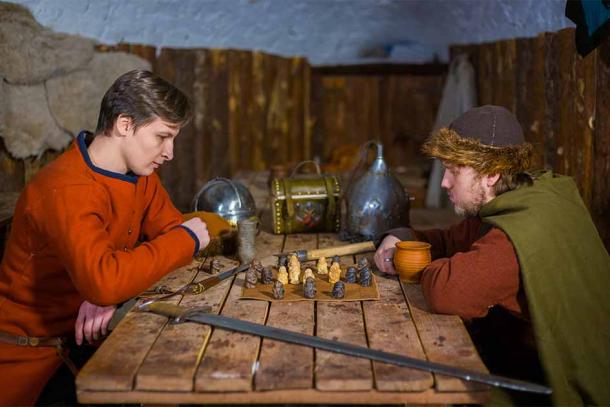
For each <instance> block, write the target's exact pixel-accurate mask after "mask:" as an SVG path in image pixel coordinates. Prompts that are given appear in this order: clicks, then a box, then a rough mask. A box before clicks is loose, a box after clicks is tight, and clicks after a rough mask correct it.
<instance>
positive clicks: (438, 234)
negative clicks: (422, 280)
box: [414, 217, 483, 259]
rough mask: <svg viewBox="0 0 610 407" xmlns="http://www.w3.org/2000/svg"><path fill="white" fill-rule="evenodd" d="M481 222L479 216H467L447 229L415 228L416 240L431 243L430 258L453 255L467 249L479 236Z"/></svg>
mask: <svg viewBox="0 0 610 407" xmlns="http://www.w3.org/2000/svg"><path fill="white" fill-rule="evenodd" d="M482 226H483V222H482V221H481V219H480V218H479V217H469V218H466V219H464V220H463V221H461V222H460V223H457V224H455V225H453V226H451V227H450V228H449V229H446V230H441V229H431V230H415V231H414V232H415V235H416V237H417V240H421V241H423V242H428V243H430V244H431V245H432V249H431V254H432V259H439V258H443V257H450V256H453V255H454V254H455V253H458V252H464V251H468V250H469V249H470V246H471V245H472V243H473V242H474V241H475V240H477V239H478V238H479V235H480V234H481V227H482Z"/></svg>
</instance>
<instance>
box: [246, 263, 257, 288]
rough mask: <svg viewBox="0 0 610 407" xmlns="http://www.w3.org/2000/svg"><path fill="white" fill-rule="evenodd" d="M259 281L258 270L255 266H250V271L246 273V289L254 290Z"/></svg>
mask: <svg viewBox="0 0 610 407" xmlns="http://www.w3.org/2000/svg"><path fill="white" fill-rule="evenodd" d="M257 281H258V276H257V273H256V268H255V267H254V265H253V264H250V267H248V271H246V282H245V284H246V288H254V287H256V282H257Z"/></svg>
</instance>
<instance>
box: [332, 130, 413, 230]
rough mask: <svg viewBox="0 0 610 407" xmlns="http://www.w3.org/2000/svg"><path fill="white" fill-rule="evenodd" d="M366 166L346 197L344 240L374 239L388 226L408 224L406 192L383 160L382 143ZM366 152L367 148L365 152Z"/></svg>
mask: <svg viewBox="0 0 610 407" xmlns="http://www.w3.org/2000/svg"><path fill="white" fill-rule="evenodd" d="M373 145H374V146H376V147H377V156H376V158H375V160H374V161H373V163H372V164H371V166H370V167H369V169H368V170H367V171H365V172H364V174H362V175H361V176H360V177H359V178H357V179H356V180H355V181H354V182H352V185H350V186H348V191H347V193H346V196H345V201H344V202H345V212H344V213H345V214H346V215H345V219H344V223H343V229H342V231H341V237H342V238H343V239H344V240H351V241H362V240H373V241H375V242H376V241H377V240H378V239H379V238H380V237H381V235H382V234H383V233H384V232H386V231H387V230H389V229H392V228H395V227H401V226H407V225H408V224H409V209H410V202H409V195H408V194H407V192H406V191H405V189H404V187H403V186H402V184H401V183H400V181H398V179H397V178H396V177H395V176H394V175H393V174H392V172H391V171H390V169H389V168H388V166H387V165H386V163H385V161H384V159H383V146H382V145H381V144H380V143H376V142H369V143H367V145H366V147H371V146H373ZM365 152H366V151H365Z"/></svg>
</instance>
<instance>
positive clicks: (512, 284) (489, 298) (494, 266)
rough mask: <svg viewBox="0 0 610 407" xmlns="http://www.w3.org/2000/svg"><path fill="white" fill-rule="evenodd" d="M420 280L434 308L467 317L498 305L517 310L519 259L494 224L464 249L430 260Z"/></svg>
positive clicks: (503, 234) (435, 310)
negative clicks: (451, 254) (449, 255)
mask: <svg viewBox="0 0 610 407" xmlns="http://www.w3.org/2000/svg"><path fill="white" fill-rule="evenodd" d="M421 284H422V289H423V293H424V297H425V298H426V301H427V302H428V304H429V305H430V307H431V308H432V310H433V311H434V312H438V313H442V314H454V315H459V316H460V317H462V318H465V319H470V318H475V317H483V316H485V315H487V312H488V309H489V308H490V307H492V306H494V305H502V306H503V307H504V308H507V309H508V310H509V311H512V312H515V313H521V309H520V306H519V303H518V302H517V293H518V291H519V284H520V275H519V262H518V260H517V256H516V254H515V251H514V248H513V245H512V243H511V242H510V240H509V238H508V236H507V235H506V234H505V233H504V232H503V231H502V230H500V229H497V228H492V229H491V230H490V231H489V232H488V233H487V234H486V235H485V236H483V237H482V238H481V239H479V240H477V241H475V242H474V243H473V244H472V246H471V247H470V248H469V249H468V250H466V251H460V252H457V253H455V254H454V255H453V256H451V257H446V258H439V259H437V260H434V261H433V262H432V263H430V265H429V266H428V267H426V268H425V269H424V271H423V273H422V279H421Z"/></svg>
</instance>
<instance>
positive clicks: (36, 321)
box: [0, 70, 209, 405]
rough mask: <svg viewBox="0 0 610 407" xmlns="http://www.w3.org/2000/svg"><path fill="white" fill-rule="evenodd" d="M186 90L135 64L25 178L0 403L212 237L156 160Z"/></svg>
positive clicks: (33, 396) (3, 336) (3, 278)
mask: <svg viewBox="0 0 610 407" xmlns="http://www.w3.org/2000/svg"><path fill="white" fill-rule="evenodd" d="M189 118H190V107H189V103H188V100H187V98H186V97H185V96H184V94H182V93H181V92H180V91H179V90H178V89H176V88H175V87H174V86H172V85H171V84H169V83H167V82H166V81H164V80H163V79H161V78H159V77H157V76H155V75H154V74H152V73H150V72H148V71H143V70H135V71H131V72H128V73H126V74H124V75H122V76H121V77H119V78H118V79H117V80H116V82H115V83H114V84H113V85H112V86H111V87H110V88H109V89H108V91H107V92H106V94H105V96H104V98H103V100H102V104H101V109H100V115H99V119H98V125H97V129H96V132H95V134H91V133H89V132H86V131H83V132H81V133H80V134H79V135H78V137H77V139H76V140H75V141H74V143H73V144H72V146H71V147H70V148H69V149H68V150H67V151H66V152H65V153H63V154H62V155H61V156H60V157H58V158H57V160H55V161H54V162H53V163H51V164H49V165H48V166H46V167H45V168H44V169H42V170H41V171H40V172H39V173H38V174H37V175H36V176H35V177H34V179H33V180H32V181H31V182H30V183H29V184H28V185H27V186H26V187H25V189H24V191H23V192H22V194H21V196H20V197H19V200H18V202H17V207H16V209H15V215H14V218H13V224H12V230H11V234H10V236H9V239H8V242H7V246H6V250H5V253H4V257H3V261H2V266H1V269H0V383H2V391H0V405H24V404H25V405H28V404H34V403H35V402H36V400H37V397H38V395H39V394H40V392H41V390H42V389H43V387H44V386H45V384H46V383H47V381H48V380H49V378H50V377H51V376H52V375H53V373H54V372H55V371H56V370H57V369H58V368H59V367H60V366H61V364H62V359H61V358H60V356H59V354H58V350H59V347H57V345H58V344H59V342H60V341H61V340H63V339H64V338H66V337H69V336H71V335H75V338H76V342H77V343H78V344H81V343H82V341H83V337H84V338H86V339H87V340H88V341H92V340H94V339H97V338H98V337H99V336H100V335H104V334H105V333H106V329H107V325H108V322H109V320H110V317H111V316H112V314H113V312H114V310H115V306H116V304H119V303H121V302H123V301H126V300H128V299H129V298H132V297H134V296H136V295H138V294H139V293H141V292H142V291H144V290H146V289H147V288H149V287H150V286H151V285H153V284H154V283H155V282H156V281H157V280H159V279H160V278H161V277H163V276H164V275H165V274H167V273H169V272H170V271H172V270H174V269H176V268H178V267H181V266H184V265H186V264H188V263H189V262H190V261H191V260H192V257H193V255H194V253H197V252H198V251H199V250H200V249H202V248H204V247H205V246H206V245H207V244H208V242H209V235H208V231H207V228H206V225H205V223H204V222H202V221H201V220H200V219H199V218H193V219H190V220H188V221H186V222H183V220H182V215H181V213H180V212H179V211H178V210H177V209H176V208H175V207H174V205H173V204H172V202H171V200H170V198H169V196H168V194H167V192H166V191H165V189H164V188H163V186H162V185H161V182H160V180H159V177H158V176H157V174H156V173H155V172H154V171H155V169H157V168H158V167H159V166H161V165H162V164H163V163H164V162H166V161H169V160H171V159H172V158H173V145H174V140H175V139H176V136H177V135H178V133H179V131H180V129H181V127H182V126H184V125H185V124H186V122H187V121H188V120H189Z"/></svg>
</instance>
